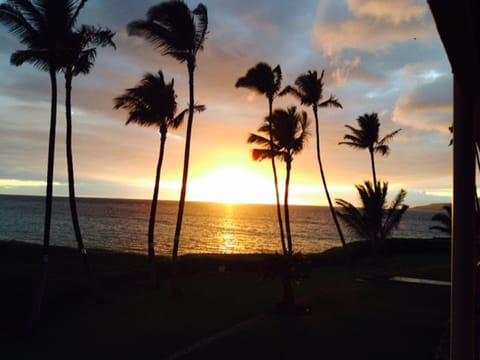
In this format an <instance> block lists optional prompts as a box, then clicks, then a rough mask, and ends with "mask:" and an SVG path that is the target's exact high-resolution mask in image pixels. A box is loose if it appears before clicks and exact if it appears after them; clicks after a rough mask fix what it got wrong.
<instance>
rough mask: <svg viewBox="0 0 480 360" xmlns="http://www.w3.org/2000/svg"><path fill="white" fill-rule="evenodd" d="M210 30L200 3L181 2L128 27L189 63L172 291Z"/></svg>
mask: <svg viewBox="0 0 480 360" xmlns="http://www.w3.org/2000/svg"><path fill="white" fill-rule="evenodd" d="M207 28H208V15H207V8H206V6H205V5H203V4H199V5H198V6H197V7H196V8H195V9H194V10H193V11H191V10H190V9H189V8H188V6H187V5H186V4H185V3H184V2H183V1H179V0H171V1H167V2H163V3H161V4H159V5H155V6H152V7H151V8H150V9H149V10H148V13H147V19H146V20H136V21H133V22H131V23H129V24H128V26H127V30H128V34H129V35H135V36H141V37H143V38H145V39H146V40H148V41H149V42H150V43H152V44H153V45H154V46H155V47H156V48H158V49H159V50H160V51H161V53H162V55H168V56H171V57H173V58H174V59H176V60H178V61H179V62H180V63H184V62H186V63H187V69H188V84H189V104H188V106H189V111H188V121H187V132H186V137H185V156H184V163H183V177H182V189H181V191H180V200H179V205H178V215H177V224H176V227H175V237H174V241H173V254H172V290H173V291H176V289H175V279H176V271H177V256H178V247H179V243H180V233H181V230H182V221H183V211H184V208H185V196H186V193H187V182H188V166H189V159H190V142H191V137H192V124H193V113H194V106H195V98H194V72H195V67H196V63H197V53H198V51H200V50H202V49H203V43H204V41H205V35H206V33H207Z"/></svg>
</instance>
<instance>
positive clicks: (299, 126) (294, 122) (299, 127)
mask: <svg viewBox="0 0 480 360" xmlns="http://www.w3.org/2000/svg"><path fill="white" fill-rule="evenodd" d="M309 125H310V124H309V121H308V117H307V113H306V112H305V111H302V112H300V113H298V112H297V110H296V107H295V106H292V107H289V108H288V109H287V110H283V109H277V110H275V111H274V112H273V114H272V116H270V117H269V118H266V119H265V122H264V123H263V124H262V125H261V126H260V127H259V128H258V132H259V133H260V134H265V136H263V135H259V134H250V136H249V137H248V140H247V141H248V143H251V144H255V145H259V146H260V147H259V148H255V149H253V150H252V155H253V159H254V160H259V161H261V160H264V159H270V158H273V157H278V158H279V159H280V160H282V161H284V162H285V166H286V173H285V174H286V175H285V193H284V202H283V206H284V215H285V229H286V234H287V245H288V249H287V253H285V254H284V257H286V258H287V259H286V260H287V261H283V262H280V264H279V265H280V266H281V267H282V269H281V270H280V275H281V280H282V285H283V298H284V299H283V302H284V303H283V305H284V306H286V309H289V310H291V308H292V307H293V305H294V302H295V301H294V293H293V288H292V284H291V279H292V277H294V276H295V275H296V274H295V272H296V269H297V268H298V264H297V263H298V259H296V258H294V254H293V241H292V233H291V229H290V211H289V205H288V198H289V188H290V174H291V170H292V161H293V157H294V155H296V154H298V153H300V152H301V151H302V150H303V148H304V145H305V142H306V140H307V138H308V136H309V135H310V133H309V131H308V127H309ZM292 269H293V270H292Z"/></svg>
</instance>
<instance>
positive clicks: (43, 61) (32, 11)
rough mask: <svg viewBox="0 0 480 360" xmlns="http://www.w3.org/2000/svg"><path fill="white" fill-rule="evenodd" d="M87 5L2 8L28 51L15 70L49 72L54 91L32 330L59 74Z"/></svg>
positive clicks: (20, 54)
mask: <svg viewBox="0 0 480 360" xmlns="http://www.w3.org/2000/svg"><path fill="white" fill-rule="evenodd" d="M85 3H86V0H78V1H77V0H36V1H31V0H7V1H6V2H5V3H3V4H0V23H3V24H4V25H6V26H7V27H8V28H9V31H10V32H11V33H13V34H14V35H16V36H17V37H18V38H19V40H20V43H21V44H22V45H24V46H25V47H26V49H24V50H17V51H15V52H14V53H13V54H12V56H11V58H10V62H11V63H12V65H15V66H20V65H22V64H24V63H29V64H32V65H33V66H34V67H36V68H38V69H40V70H42V71H47V72H48V73H49V76H50V87H51V103H50V131H49V140H48V160H47V186H46V196H45V221H44V233H43V250H42V272H41V282H40V285H39V288H38V291H37V298H36V300H35V304H34V310H33V316H32V319H31V323H30V324H29V326H33V325H34V322H35V321H36V318H37V317H38V315H39V313H40V307H41V304H42V300H43V295H44V292H45V288H46V282H47V272H48V260H49V246H50V225H51V215H52V199H53V175H54V171H53V170H54V159H55V131H56V121H57V116H56V112H57V77H56V73H57V71H59V70H60V68H61V67H62V65H63V63H62V61H63V55H64V49H65V47H67V46H68V44H69V41H70V37H69V36H70V34H71V33H72V29H73V27H74V26H75V22H76V20H77V17H78V15H79V12H80V10H81V9H82V8H83V6H84V5H85Z"/></svg>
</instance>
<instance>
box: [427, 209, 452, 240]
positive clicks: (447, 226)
mask: <svg viewBox="0 0 480 360" xmlns="http://www.w3.org/2000/svg"><path fill="white" fill-rule="evenodd" d="M443 210H445V212H443V213H437V214H435V215H433V216H432V221H435V222H437V223H438V224H437V225H433V226H430V229H433V230H438V231H440V232H442V233H444V234H447V235H448V236H451V234H452V205H445V206H443Z"/></svg>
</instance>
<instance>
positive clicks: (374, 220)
mask: <svg viewBox="0 0 480 360" xmlns="http://www.w3.org/2000/svg"><path fill="white" fill-rule="evenodd" d="M355 187H356V188H357V191H358V194H359V196H360V200H361V205H362V206H361V207H359V208H357V207H355V206H354V205H352V204H351V203H349V202H348V201H345V200H343V199H336V203H337V204H338V205H340V206H341V207H342V208H343V212H342V211H338V215H339V216H340V218H341V219H342V220H343V221H344V222H345V223H346V224H347V225H348V226H349V227H350V228H351V229H352V230H353V231H354V232H355V233H357V235H359V236H360V237H362V238H364V239H365V240H367V241H370V242H371V244H372V260H373V261H374V262H375V263H376V262H377V259H378V255H379V252H380V249H381V246H382V245H383V244H384V242H385V240H386V239H387V238H388V237H390V235H391V233H392V232H393V230H394V229H396V228H397V227H398V225H399V224H400V221H401V219H402V216H403V214H404V213H405V211H407V209H408V206H407V205H404V204H403V202H404V200H405V196H406V195H407V192H406V191H405V190H404V189H401V190H400V192H399V193H398V194H397V196H396V197H395V198H394V200H393V201H392V202H391V204H390V205H389V206H387V193H388V183H386V182H384V183H383V184H381V183H378V184H377V186H374V185H373V184H372V183H371V182H370V181H365V182H364V184H363V185H355Z"/></svg>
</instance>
